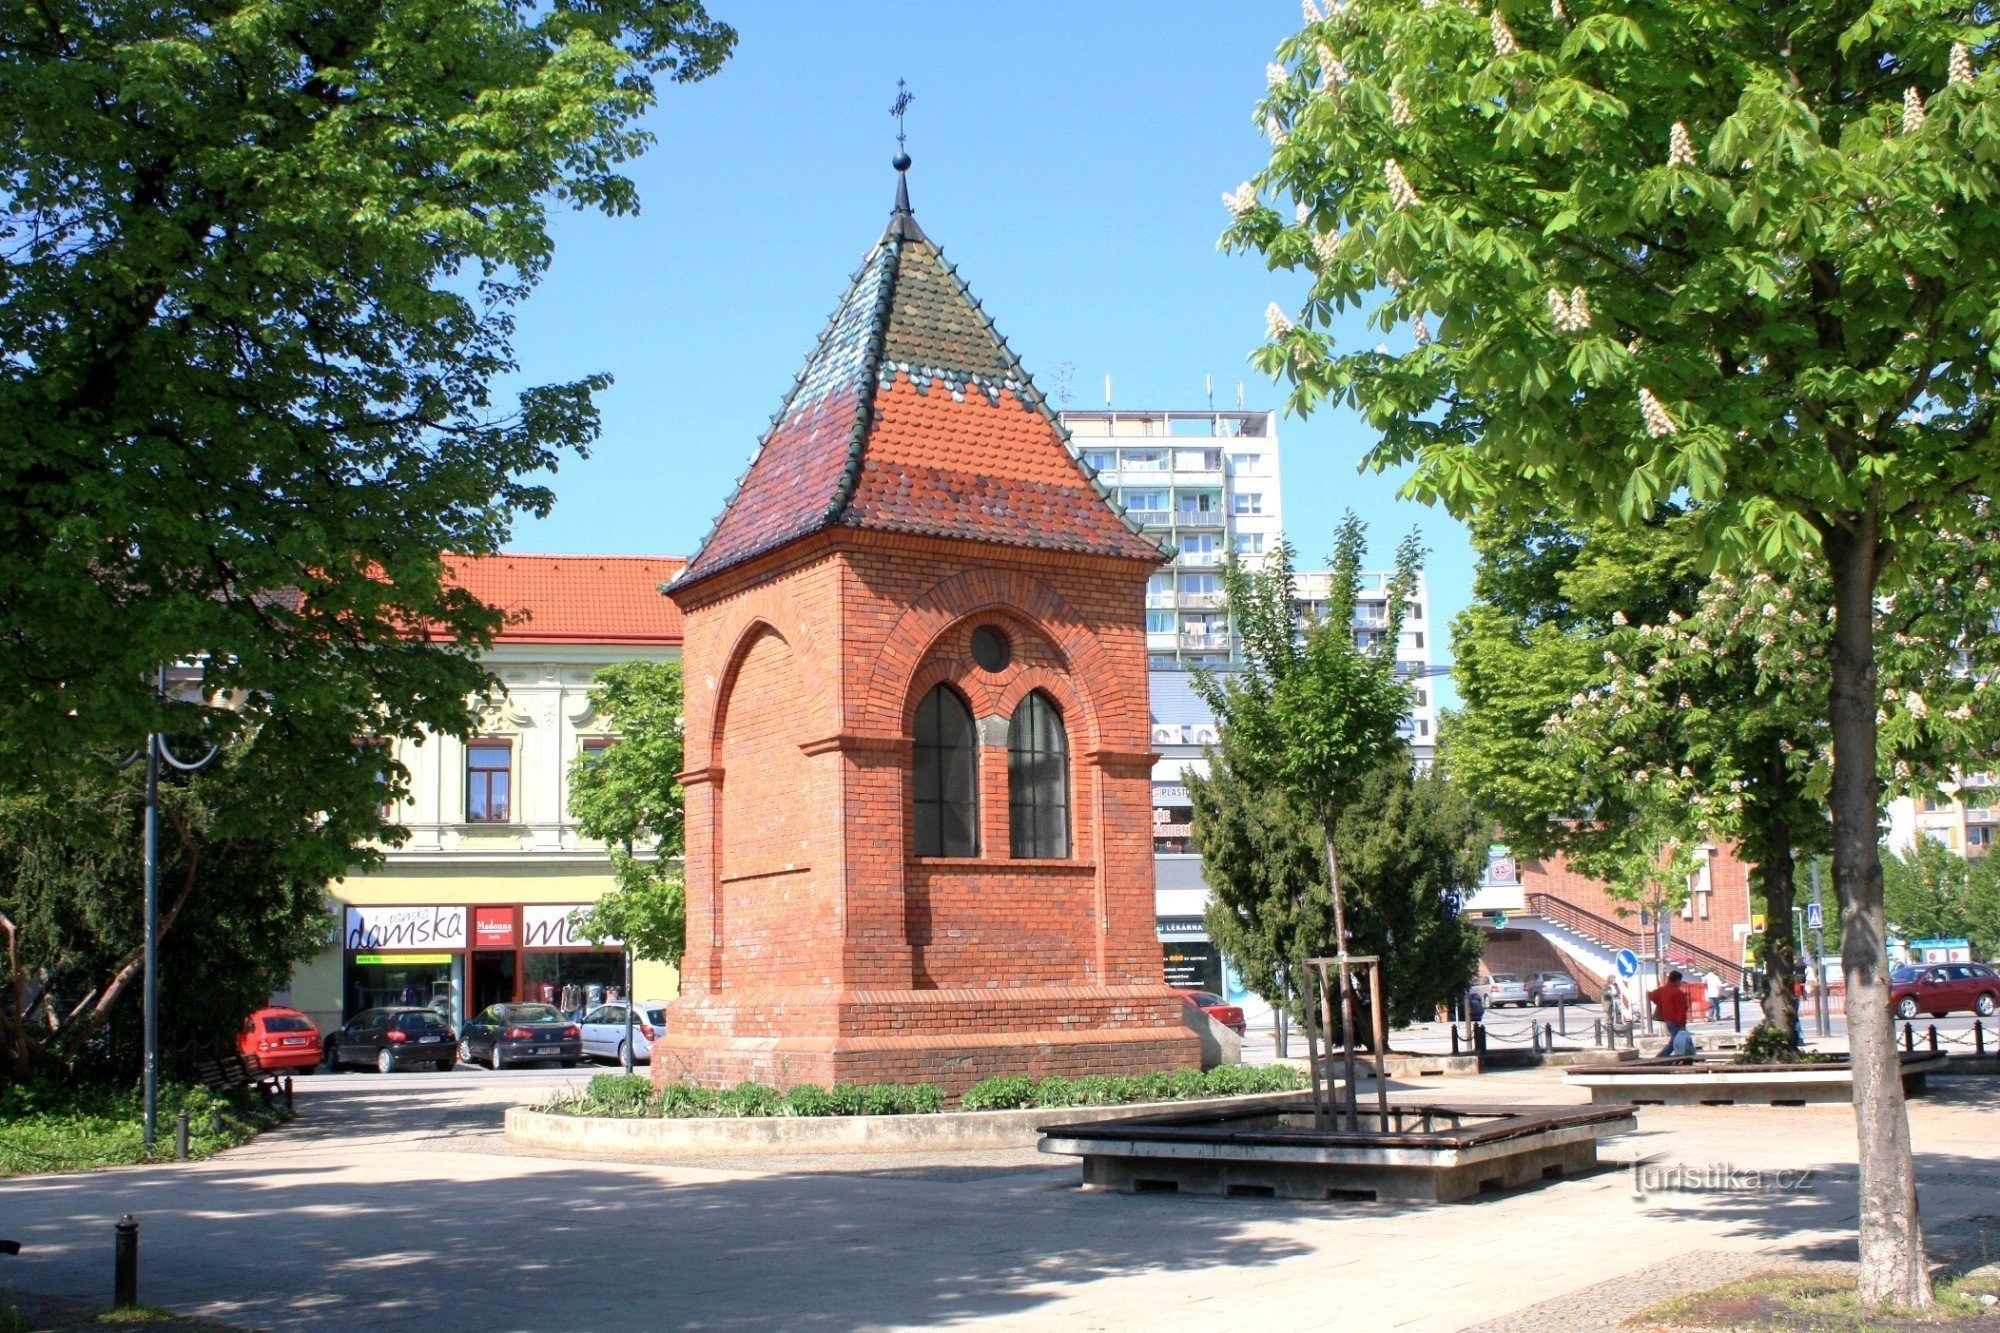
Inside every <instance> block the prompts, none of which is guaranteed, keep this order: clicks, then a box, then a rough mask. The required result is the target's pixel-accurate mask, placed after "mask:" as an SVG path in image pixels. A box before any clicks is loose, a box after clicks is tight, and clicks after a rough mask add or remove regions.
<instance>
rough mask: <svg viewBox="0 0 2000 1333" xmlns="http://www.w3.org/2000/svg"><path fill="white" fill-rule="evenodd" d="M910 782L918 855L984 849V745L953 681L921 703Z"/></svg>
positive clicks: (958, 853)
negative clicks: (981, 753) (981, 782)
mask: <svg viewBox="0 0 2000 1333" xmlns="http://www.w3.org/2000/svg"><path fill="white" fill-rule="evenodd" d="M910 788H911V793H912V795H913V796H914V798H915V809H916V822H917V855H918V856H977V855H979V747H978V744H977V743H976V739H975V737H974V733H973V727H972V710H971V709H970V708H967V707H966V706H965V700H963V699H961V698H959V697H958V694H957V692H956V691H955V690H953V689H952V688H951V687H950V686H948V685H940V686H938V687H937V688H936V689H934V690H932V691H931V692H930V693H929V694H927V695H925V696H924V701H923V703H921V704H919V705H918V706H917V735H916V751H915V754H914V756H913V763H912V765H911V770H910Z"/></svg>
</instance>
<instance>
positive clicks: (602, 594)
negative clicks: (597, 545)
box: [445, 555, 687, 645]
mask: <svg viewBox="0 0 2000 1333" xmlns="http://www.w3.org/2000/svg"><path fill="white" fill-rule="evenodd" d="M445 560H446V563H447V564H448V565H449V566H450V569H451V581H452V582H453V583H454V584H455V585H457V586H458V587H461V588H463V589H465V590H466V591H467V592H469V593H471V594H472V595H473V596H475V597H477V598H478V599H479V600H480V601H482V602H485V603H487V604H488V605H489V606H497V607H500V608H502V609H503V610H506V611H509V612H519V613H525V617H526V618H525V619H524V620H523V621H521V622H520V623H517V624H510V625H508V626H507V627H506V628H504V629H502V630H501V631H500V642H502V643H551V644H553V643H607V644H634V645H638V644H658V645H668V644H677V643H679V642H680V641H681V612H680V608H679V607H677V606H675V605H674V604H673V602H672V601H671V600H669V599H668V598H665V597H662V596H661V595H660V585H661V584H663V583H665V582H667V581H668V580H669V579H672V578H673V577H674V576H675V575H677V574H679V573H680V572H681V570H682V568H683V567H684V566H685V565H686V564H687V561H686V560H684V559H682V558H681V557H679V556H659V555H483V556H474V555H454V556H447V557H445Z"/></svg>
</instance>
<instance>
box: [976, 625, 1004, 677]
mask: <svg viewBox="0 0 2000 1333" xmlns="http://www.w3.org/2000/svg"><path fill="white" fill-rule="evenodd" d="M972 660H973V661H975V662H977V663H979V669H980V670H982V671H1005V670H1006V669H1007V664H1008V663H1009V662H1011V661H1013V660H1014V646H1013V645H1012V644H1010V643H1008V642H1007V636H1006V635H1005V634H1002V633H1001V632H1000V631H999V630H997V629H994V628H993V627H992V626H991V625H981V626H980V627H979V628H978V629H976V630H974V631H972Z"/></svg>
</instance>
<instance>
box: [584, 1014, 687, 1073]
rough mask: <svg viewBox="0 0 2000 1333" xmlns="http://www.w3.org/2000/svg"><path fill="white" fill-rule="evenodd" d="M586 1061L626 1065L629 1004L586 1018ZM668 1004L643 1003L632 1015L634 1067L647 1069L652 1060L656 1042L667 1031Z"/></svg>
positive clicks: (586, 1016) (587, 1015) (585, 1016)
mask: <svg viewBox="0 0 2000 1333" xmlns="http://www.w3.org/2000/svg"><path fill="white" fill-rule="evenodd" d="M581 1026H582V1028H583V1054H584V1058H585V1059H589V1058H590V1057H592V1056H600V1057H602V1058H604V1059H606V1060H616V1061H617V1062H618V1063H619V1064H621V1065H622V1064H624V1063H625V1002H624V1001H622V1000H620V1001H618V1002H617V1003H615V1004H603V1005H599V1006H598V1007H597V1008H595V1009H593V1010H591V1011H590V1012H589V1013H587V1014H585V1015H584V1016H583V1023H582V1024H581ZM666 1026H667V1002H666V1001H665V1000H641V1001H639V1004H638V1007H637V1008H636V1009H634V1010H633V1013H632V1063H633V1064H637V1065H643V1064H646V1063H648V1062H649V1061H650V1060H651V1059H652V1055H653V1039H654V1038H655V1037H657V1036H659V1035H660V1033H662V1032H664V1031H665V1030H666Z"/></svg>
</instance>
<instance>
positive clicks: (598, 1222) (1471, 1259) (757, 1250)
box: [0, 1070, 2000, 1333]
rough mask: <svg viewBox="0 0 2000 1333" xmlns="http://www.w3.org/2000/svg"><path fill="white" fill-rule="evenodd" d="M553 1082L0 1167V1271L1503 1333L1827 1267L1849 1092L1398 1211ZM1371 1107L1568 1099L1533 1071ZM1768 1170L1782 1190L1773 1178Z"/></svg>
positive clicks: (1836, 1255) (1969, 1087) (1983, 1123)
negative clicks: (176, 1147) (621, 1121)
mask: <svg viewBox="0 0 2000 1333" xmlns="http://www.w3.org/2000/svg"><path fill="white" fill-rule="evenodd" d="M559 1081H567V1080H564V1079H558V1078H540V1079H536V1078H534V1077H533V1076H524V1077H521V1078H514V1077H512V1076H509V1077H507V1078H504V1079H480V1078H478V1077H477V1076H473V1075H467V1076H460V1075H452V1076H445V1077H443V1078H436V1077H429V1078H427V1076H423V1075H411V1076H408V1077H407V1078H404V1076H391V1077H390V1078H388V1079H379V1078H376V1077H373V1076H360V1075H357V1076H350V1077H347V1078H342V1079H319V1080H306V1081H303V1082H302V1083H301V1084H300V1096H299V1105H300V1109H301V1116H300V1119H299V1120H298V1121H297V1122H296V1123H295V1124H293V1125H291V1126H288V1127H286V1128H285V1129H283V1130H280V1131H277V1132H275V1133H273V1134H270V1135H267V1136H265V1137H264V1138H262V1139H260V1140H259V1141H257V1142H255V1143H253V1144H251V1145H248V1146H247V1147H245V1148H243V1149H239V1150H237V1151H235V1152H232V1153H228V1154H225V1155H223V1156H222V1157H218V1158H215V1159H212V1160H210V1161H208V1162H200V1163H191V1164H187V1165H160V1166H152V1167H138V1168H125V1169H120V1170H116V1171H106V1172H99V1173H95V1174H88V1175H71V1176H54V1177H42V1178H35V1179H17V1180H9V1181H0V1222H4V1224H5V1225H4V1228H3V1229H4V1230H6V1232H7V1234H9V1235H15V1236H18V1237H19V1238H20V1239H22V1240H23V1241H25V1242H26V1243H27V1245H28V1250H27V1251H26V1253H24V1254H23V1256H21V1258H19V1259H17V1260H10V1261H8V1263H9V1270H8V1271H7V1272H6V1273H5V1274H4V1276H5V1277H6V1278H7V1279H9V1280H11V1281H13V1282H16V1283H18V1284H19V1285H20V1286H21V1287H22V1288H23V1289H26V1290H31V1291H36V1292H43V1293H49V1294H54V1295H62V1296H71V1297H76V1298H82V1299H101V1298H102V1297H103V1296H107V1295H108V1292H109V1284H110V1276H111V1274H110V1256H111V1224H112V1222H113V1221H115V1219H116V1218H117V1216H118V1215H119V1214H120V1213H123V1212H132V1213H134V1214H135V1215H137V1216H138V1217H139V1218H140V1220H141V1222H142V1224H143V1226H144V1232H143V1238H142V1254H143V1257H144V1275H143V1278H142V1291H141V1295H142V1297H143V1299H145V1300H147V1301H148V1302H151V1303H156V1304H161V1305H165V1306H168V1307H170V1308H173V1309H176V1310H179V1311H183V1312H186V1313H190V1314H197V1315H201V1316H203V1317H207V1318H212V1319H218V1320H223V1321H226V1322H230V1323H234V1324H240V1325H248V1326H256V1327H265V1328H303V1327H309V1326H315V1325H324V1324H332V1325H337V1326H339V1327H341V1328H344V1329H345V1328H352V1329H363V1330H365V1329H397V1330H400V1329H417V1328H421V1329H425V1330H452V1329H476V1330H480V1333H492V1331H493V1330H502V1329H517V1328H518V1329H562V1330H572V1329H574V1330H595V1329H651V1328H688V1329H730V1328H763V1327H772V1326H784V1327H795V1328H805V1329H837V1330H847V1329H855V1330H859V1329H877V1328H906V1327H934V1326H957V1325H975V1324H977V1325H983V1326H987V1327H1004V1328H1053V1327H1060V1328H1066V1329H1070V1328H1074V1329H1128V1328H1130V1329H1140V1328H1143V1329H1147V1330H1150V1331H1152V1333H1157V1330H1159V1329H1160V1328H1162V1327H1163V1326H1172V1327H1175V1328H1194V1329H1237V1328H1249V1329H1259V1330H1261V1329H1268V1328H1274V1327H1279V1326H1283V1327H1286V1328H1288V1329H1289V1328H1308V1329H1309V1328H1333V1327H1336V1326H1337V1327H1340V1328H1344V1329H1355V1328H1366V1329H1378V1328H1381V1329H1387V1328H1407V1329H1422V1330H1457V1329H1465V1328H1479V1329H1508V1330H1512V1329H1527V1328H1536V1329H1570V1328H1575V1329H1587V1328H1606V1327H1613V1326H1615V1323H1616V1321H1617V1320H1618V1319H1622V1318H1624V1317H1626V1316H1627V1315H1628V1314H1629V1313H1631V1312H1632V1311H1634V1310H1637V1309H1639V1308H1642V1307H1643V1306H1644V1305H1646V1304H1650V1303H1651V1302H1652V1301H1654V1300H1658V1299H1661V1298H1663V1297H1665V1296H1669V1295H1674V1294H1677V1293H1678V1292H1680V1291H1684V1290H1689V1289H1692V1288H1691V1287H1689V1286H1685V1285H1680V1284H1682V1283H1683V1282H1684V1281H1691V1282H1692V1283H1693V1285H1694V1286H1696V1287H1698V1286H1705V1285H1709V1284H1711V1283H1712V1282H1715V1281H1721V1280H1725V1279H1727V1278H1729V1277H1734V1276H1741V1275H1743V1274H1744V1273H1746V1272H1755V1271H1765V1270H1768V1269H1771V1268H1776V1267H1784V1266H1788V1265H1794V1264H1824V1263H1829V1262H1832V1263H1838V1262H1841V1261H1843V1260H1851V1258H1852V1235H1853V1226H1854V1198H1853V1193H1854V1184H1853V1181H1854V1174H1853V1165H1852V1163H1853V1155H1854V1147H1853V1143H1854V1139H1853V1119H1852V1112H1851V1110H1850V1109H1849V1108H1846V1107H1837V1106H1836V1107H1799V1108H1702V1107H1691V1108H1670V1109H1647V1110H1644V1111H1642V1113H1641V1118H1640V1129H1639V1132H1637V1133H1635V1134H1631V1135H1627V1136H1625V1137H1623V1138H1621V1139H1617V1140H1612V1141H1609V1142H1608V1144H1607V1145H1606V1151H1605V1154H1604V1156H1605V1158H1606V1162H1607V1165H1606V1169H1604V1170H1602V1171H1600V1172H1598V1173H1597V1174H1595V1175H1593V1176H1589V1177H1585V1178H1577V1179H1570V1180H1565V1181H1560V1182H1556V1183H1553V1184H1551V1185H1548V1186H1546V1187H1543V1188H1538V1189H1530V1190H1522V1191H1518V1192H1515V1193H1510V1194H1507V1195H1502V1196H1498V1197H1490V1198H1487V1199H1484V1200H1481V1201H1479V1202H1477V1203H1469V1204H1458V1205H1448V1206H1443V1207H1421V1206H1412V1205H1396V1204H1342V1203H1328V1204H1297V1203H1291V1202H1285V1201H1277V1200H1259V1199H1206V1198H1195V1197H1184V1196H1141V1197H1130V1196H1120V1195H1105V1194H1095V1193H1086V1192H1083V1191H1081V1190H1079V1189H1077V1188H1076V1187H1075V1182H1076V1178H1077V1171H1076V1167H1075V1166H1074V1165H1073V1164H1071V1163H1068V1162H1067V1161H1065V1160H1062V1159H1050V1158H1047V1157H1043V1156H1040V1155H1038V1154H1036V1153H1034V1152H1032V1151H1027V1150H1023V1151H1019V1152H999V1153H978V1154H950V1153H932V1154H896V1155H893V1156H882V1155H873V1156H871V1155H864V1154H858V1153H857V1154H851V1155H846V1156H842V1157H839V1158H836V1159H833V1160H830V1161H814V1162H801V1161H800V1160H799V1159H797V1158H786V1159H762V1160H745V1159H707V1160H704V1161H701V1162H686V1161H679V1162H673V1163H659V1162H639V1161H635V1162H607V1161H602V1160H596V1159H592V1160H581V1159H561V1158H553V1157H549V1156H547V1155H540V1154H529V1153H524V1152H521V1151H519V1150H516V1149H513V1148H512V1147H511V1146H510V1145H508V1144H506V1143H505V1141H504V1140H503V1139H502V1138H501V1137H500V1135H499V1129H498V1123H499V1113H500V1110H501V1109H502V1108H503V1107H504V1106H505V1105H507V1104H509V1103H510V1102H514V1101H522V1100H534V1099H536V1098H538V1097H540V1096H542V1095H545V1092H546V1088H547V1087H548V1086H550V1085H551V1084H552V1083H555V1082H559ZM1934 1086H1935V1087H1937V1088H1938V1090H1939V1091H1938V1093H1937V1095H1936V1096H1935V1097H1933V1098H1929V1099H1925V1100H1922V1101H1918V1102H1916V1103H1914V1104H1913V1107H1912V1124H1913V1129H1914V1133H1915V1137H1916V1142H1917V1145H1918V1149H1919V1152H1920V1163H1921V1164H1920V1177H1921V1179H1922V1180H1923V1189H1924V1197H1923V1207H1924V1216H1925V1220H1926V1225H1927V1229H1928V1231H1929V1233H1930V1234H1931V1236H1932V1237H1933V1240H1934V1244H1935V1245H1936V1246H1937V1248H1938V1249H1939V1250H1940V1251H1951V1252H1952V1253H1953V1254H1955V1255H1956V1256H1957V1259H1956V1260H1955V1261H1956V1262H1960V1263H1972V1262H1979V1261H1981V1260H1980V1255H1981V1254H1982V1253H1983V1254H1985V1255H1986V1256H1987V1258H1988V1259H1990V1258H1994V1257H2000V1219H1996V1217H1995V1216H1994V1214H1996V1213H2000V1207H1996V1205H1994V1203H1993V1202H1992V1200H1993V1199H1994V1198H1995V1187H1996V1186H2000V1135H1996V1134H1995V1133H1994V1132H1993V1126H1994V1125H1995V1124H1996V1123H2000V1121H1996V1120H1995V1117H1994V1112H1995V1110H1996V1109H2000V1080H1995V1081H1990V1082H1989V1081H1986V1080H1973V1079H1952V1080H1941V1081H1939V1082H1938V1083H1937V1084H1935V1085H1934ZM1396 1095H1397V1097H1398V1099H1399V1100H1412V1099H1421V1100H1429V1101H1447V1102H1455V1103H1459V1104H1465V1105H1477V1104H1497V1103H1509V1102H1515V1103H1521V1102H1528V1103H1546V1104H1562V1103H1573V1102H1580V1101H1582V1100H1583V1097H1582V1096H1581V1095H1580V1094H1579V1093H1577V1092H1576V1091H1575V1090H1573V1089H1569V1088H1567V1087H1565V1086H1564V1085H1563V1084H1562V1082H1561V1081H1560V1077H1559V1074H1558V1073H1557V1072H1555V1071H1542V1070H1533V1071H1522V1072H1519V1073H1508V1074H1491V1075H1486V1076H1482V1077H1480V1078H1476V1079H1454V1080H1449V1081H1446V1082H1437V1081H1428V1080H1427V1081H1426V1082H1425V1083H1424V1084H1423V1085H1422V1086H1421V1087H1418V1086H1415V1085H1406V1086H1402V1087H1399V1090H1398V1092H1397V1094H1396ZM1675 1168H1679V1169H1680V1171H1679V1174H1678V1175H1675V1174H1674V1169H1675ZM1718 1168H1732V1169H1733V1170H1734V1171H1735V1172H1736V1176H1735V1177H1734V1178H1732V1179H1733V1180H1734V1181H1735V1187H1723V1188H1717V1187H1714V1185H1715V1184H1716V1183H1717V1181H1718V1180H1719V1179H1720V1178H1718V1177H1716V1176H1715V1172H1716V1170H1717V1169H1718ZM1750 1172H1757V1173H1761V1175H1758V1176H1754V1177H1753V1176H1749V1175H1747V1174H1746V1173H1750ZM1779 1172H1785V1173H1793V1174H1788V1175H1786V1176H1784V1177H1782V1181H1783V1183H1785V1184H1787V1185H1796V1186H1798V1187H1797V1188H1785V1189H1777V1188H1771V1187H1770V1183H1771V1182H1774V1181H1779V1180H1780V1179H1781V1178H1780V1177H1779V1176H1778V1175H1777V1174H1776V1173H1779ZM1806 1172H1810V1173H1811V1175H1810V1176H1806V1177H1804V1179H1803V1181H1801V1180H1799V1179H1798V1178H1797V1177H1798V1175H1799V1174H1802V1173H1806ZM1746 1180H1749V1181H1755V1182H1762V1183H1763V1184H1764V1185H1765V1187H1764V1188H1756V1189H1752V1188H1747V1187H1744V1181H1746ZM1704 1181H1707V1182H1708V1186H1707V1187H1703V1188H1689V1187H1688V1186H1689V1185H1690V1184H1697V1185H1698V1184H1701V1183H1702V1182H1704ZM1721 1183H1722V1184H1724V1185H1728V1183H1729V1181H1727V1180H1722V1181H1721Z"/></svg>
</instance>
